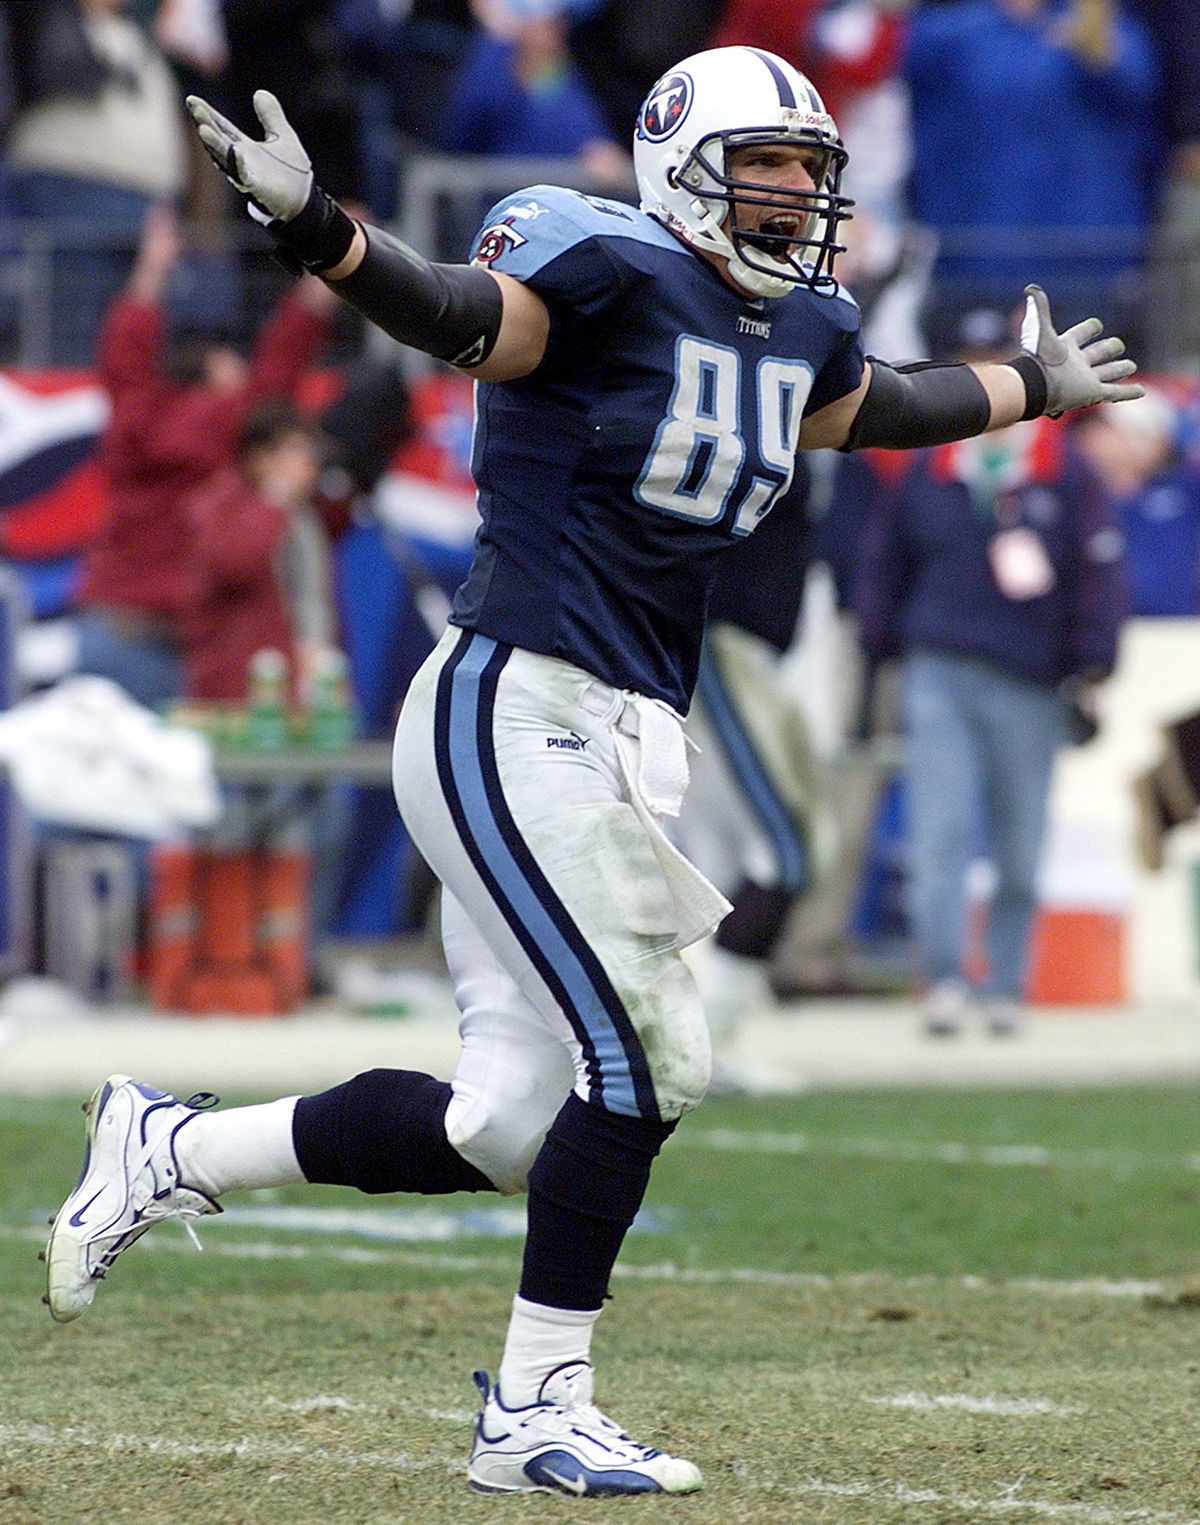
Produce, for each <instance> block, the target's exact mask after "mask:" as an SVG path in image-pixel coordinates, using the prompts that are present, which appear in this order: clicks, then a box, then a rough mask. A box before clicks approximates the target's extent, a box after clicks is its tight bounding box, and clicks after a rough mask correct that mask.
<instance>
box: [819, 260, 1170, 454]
mask: <svg viewBox="0 0 1200 1525" xmlns="http://www.w3.org/2000/svg"><path fill="white" fill-rule="evenodd" d="M1025 298H1026V309H1025V319H1024V322H1023V323H1022V326H1021V351H1020V353H1019V354H1018V355H1016V356H1015V357H1014V358H1013V359H1012V360H1009V361H1005V362H1004V363H1003V364H984V365H965V364H937V363H935V362H931V361H921V362H918V363H917V364H914V365H901V366H891V365H888V364H886V363H885V362H884V361H881V360H876V359H874V358H872V359H871V360H870V361H869V363H868V366H867V370H866V374H865V375H864V377H863V380H862V383H861V384H860V386H859V387H858V389H857V390H856V391H855V392H851V393H849V394H847V396H845V397H842V398H839V399H838V400H837V401H836V402H833V403H831V404H830V405H829V406H828V407H827V408H823V409H821V411H820V412H819V413H814V414H813V415H812V416H811V417H810V418H807V419H806V420H805V422H804V427H803V429H802V430H801V433H800V444H801V447H802V448H803V449H808V450H811V449H815V448H817V447H818V446H822V445H824V446H833V447H834V448H836V449H842V450H857V449H861V448H862V447H864V446H877V447H880V448H882V449H894V450H913V449H918V448H920V447H922V446H925V445H942V444H947V443H949V442H950V441H951V440H957V439H967V438H969V437H970V436H971V435H975V434H983V433H985V432H986V431H988V430H991V429H1003V428H1006V427H1007V426H1008V425H1009V424H1015V423H1017V422H1018V421H1019V420H1021V419H1028V418H1038V417H1040V416H1041V415H1042V414H1048V415H1049V416H1050V417H1052V418H1058V417H1059V416H1060V415H1061V414H1063V413H1067V412H1070V411H1071V410H1072V409H1074V408H1087V407H1091V406H1092V405H1093V404H1094V403H1101V402H1125V401H1128V400H1129V399H1131V398H1134V397H1141V396H1142V395H1143V393H1144V391H1145V388H1144V387H1143V386H1142V385H1141V383H1140V382H1136V381H1130V380H1129V377H1131V376H1132V375H1133V373H1134V372H1135V371H1136V370H1137V366H1136V365H1135V363H1134V362H1133V361H1132V360H1130V359H1129V358H1128V357H1126V355H1125V345H1124V343H1123V341H1122V340H1121V339H1119V338H1118V337H1117V336H1116V335H1115V334H1112V335H1109V336H1108V337H1102V335H1103V329H1104V325H1103V324H1102V323H1101V322H1100V319H1099V318H1088V319H1086V320H1085V321H1084V322H1082V323H1077V324H1075V326H1074V327H1073V328H1068V329H1066V330H1065V331H1064V332H1063V333H1061V334H1060V333H1057V332H1056V331H1055V328H1054V324H1053V321H1052V319H1051V316H1050V304H1049V301H1048V300H1047V297H1046V293H1045V292H1044V291H1043V290H1042V288H1041V287H1040V286H1027V287H1026V289H1025Z"/></svg>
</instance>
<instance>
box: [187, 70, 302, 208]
mask: <svg viewBox="0 0 1200 1525" xmlns="http://www.w3.org/2000/svg"><path fill="white" fill-rule="evenodd" d="M187 109H188V111H189V112H190V113H191V117H192V120H193V122H195V124H196V131H197V132H198V133H199V134H200V141H201V142H202V143H203V144H204V146H205V148H206V149H207V150H208V155H209V158H210V159H212V161H213V163H214V164H215V165H216V166H217V168H218V169H219V170H220V171H221V173H222V174H223V175H224V176H225V177H226V179H227V180H228V181H229V183H230V185H232V186H233V188H234V190H237V191H241V193H242V195H243V196H249V198H250V200H251V203H252V208H251V210H252V212H253V209H254V208H257V209H258V210H259V211H260V212H262V213H264V214H265V216H266V217H267V218H278V219H279V220H280V221H281V222H288V221H290V219H291V218H293V217H295V216H296V215H297V214H298V213H300V212H302V211H303V210H304V207H305V205H306V203H307V202H308V197H309V192H310V191H311V190H312V186H313V172H312V164H311V163H310V161H309V157H308V155H307V153H305V151H304V145H303V143H301V141H300V139H299V138H298V137H297V136H296V134H295V132H294V131H293V130H292V125H291V123H290V122H289V121H288V119H287V117H285V116H284V114H283V107H282V106H281V105H280V104H279V102H278V101H277V100H276V99H275V97H274V96H273V95H272V94H271V92H270V91H269V90H256V91H255V92H254V110H255V113H256V115H257V117H258V120H259V121H260V122H261V123H262V127H263V133H264V137H263V140H262V142H261V143H260V142H258V141H257V140H256V139H254V138H248V137H247V136H246V134H245V133H244V132H242V131H241V130H240V129H239V128H237V127H235V126H234V125H233V123H232V122H230V121H228V120H227V119H226V118H225V117H223V116H222V115H221V113H220V112H219V111H214V109H213V108H212V107H211V106H210V105H209V104H208V102H207V101H205V100H202V99H201V98H200V96H198V95H189V96H188V98H187ZM259 220H260V221H261V220H263V219H261V218H260V219H259Z"/></svg>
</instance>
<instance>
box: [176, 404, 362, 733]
mask: <svg viewBox="0 0 1200 1525" xmlns="http://www.w3.org/2000/svg"><path fill="white" fill-rule="evenodd" d="M320 475H321V448H320V441H319V437H318V434H317V430H316V429H315V428H314V426H313V425H312V424H310V423H308V422H307V420H306V419H305V418H304V417H303V416H302V415H301V414H300V413H299V412H298V411H297V410H296V409H295V408H294V407H293V406H292V405H291V404H290V403H287V402H279V401H271V402H265V403H261V404H260V405H259V406H258V407H256V408H255V409H254V410H253V411H252V412H251V413H250V415H249V417H248V418H247V419H246V422H245V424H244V425H243V426H242V429H241V432H240V434H239V437H238V445H237V454H236V457H235V460H234V462H233V463H232V464H230V465H229V466H227V467H225V468H223V469H222V470H221V471H218V472H217V473H216V475H215V476H214V477H212V479H211V480H210V481H208V482H207V483H206V484H205V485H204V486H203V487H202V488H200V490H199V491H198V492H197V493H195V494H194V495H193V496H192V497H191V498H190V499H189V501H188V504H187V508H188V518H189V524H190V528H191V536H190V539H189V541H188V546H187V552H186V558H185V574H186V575H185V584H186V595H185V604H184V610H183V617H182V621H181V630H182V637H183V654H184V667H185V675H186V679H185V687H186V693H187V697H188V698H189V699H198V700H203V701H205V702H214V703H224V704H241V703H242V702H243V701H244V700H245V697H246V687H247V678H248V675H249V669H250V663H251V660H252V658H253V656H254V654H255V652H257V651H261V650H262V649H263V648H264V647H270V648H273V649H274V650H276V651H279V652H281V653H282V654H283V656H284V658H285V660H286V662H287V669H288V673H289V675H290V678H291V685H292V701H293V703H298V702H299V701H300V700H301V698H302V695H303V689H304V682H303V678H304V675H305V674H306V673H307V672H308V671H309V670H310V669H311V666H312V661H313V658H314V657H315V656H316V654H317V653H318V652H319V651H321V650H323V649H326V650H327V649H328V648H329V647H336V646H337V644H338V630H337V616H336V609H335V605H334V598H333V582H332V575H331V565H330V555H329V549H330V537H331V535H335V534H337V533H338V532H339V531H340V530H342V529H344V528H345V526H346V523H347V515H346V513H345V511H344V510H345V505H344V504H342V503H331V502H329V501H328V500H325V499H322V498H319V497H318V493H317V484H318V481H319V479H320Z"/></svg>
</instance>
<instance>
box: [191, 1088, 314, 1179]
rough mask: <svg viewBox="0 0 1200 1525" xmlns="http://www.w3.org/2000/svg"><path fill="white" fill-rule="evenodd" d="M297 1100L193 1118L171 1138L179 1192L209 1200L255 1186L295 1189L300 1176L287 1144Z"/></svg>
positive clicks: (197, 1114) (235, 1108) (209, 1113)
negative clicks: (185, 1189)
mask: <svg viewBox="0 0 1200 1525" xmlns="http://www.w3.org/2000/svg"><path fill="white" fill-rule="evenodd" d="M299 1100H300V1098H299V1097H298V1096H286V1097H284V1098H283V1100H282V1101H268V1102H265V1103H264V1104H263V1105H262V1106H258V1107H231V1108H230V1109H229V1111H228V1112H197V1113H196V1115H195V1116H194V1117H192V1118H189V1120H188V1122H187V1124H186V1125H185V1126H184V1127H182V1128H180V1130H179V1132H178V1133H177V1134H176V1135H175V1155H176V1158H177V1159H178V1160H179V1174H180V1177H181V1179H182V1181H183V1184H184V1185H185V1186H195V1187H197V1188H198V1189H199V1190H200V1191H202V1192H204V1193H205V1194H206V1195H207V1196H210V1197H219V1196H221V1195H222V1193H224V1192H227V1191H248V1190H251V1189H253V1188H254V1187H256V1186H298V1185H301V1184H303V1182H304V1179H305V1177H304V1172H303V1171H302V1170H301V1169H300V1162H299V1160H297V1158H296V1150H295V1146H294V1145H293V1144H292V1114H293V1113H294V1112H295V1110H296V1103H297V1102H298V1101H299Z"/></svg>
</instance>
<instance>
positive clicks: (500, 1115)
mask: <svg viewBox="0 0 1200 1525" xmlns="http://www.w3.org/2000/svg"><path fill="white" fill-rule="evenodd" d="M650 704H651V701H648V700H645V699H643V698H641V697H640V696H636V695H631V694H627V693H622V692H620V691H619V690H617V689H614V688H611V687H610V686H608V685H607V684H604V683H601V682H599V681H598V680H597V679H595V678H592V677H591V676H590V675H589V674H587V673H585V672H583V671H581V670H580V669H579V668H576V667H574V666H572V665H571V664H569V663H566V662H562V661H559V660H558V659H556V658H553V657H545V656H539V655H536V654H534V653H531V652H527V651H522V650H519V649H517V650H514V649H513V648H511V647H508V646H503V645H500V644H498V643H497V642H495V641H493V640H490V639H489V638H487V637H485V636H480V635H477V634H473V633H472V632H469V631H463V630H458V629H455V628H451V629H450V630H448V631H447V633H446V635H445V636H444V637H443V638H442V640H441V641H440V642H439V644H438V646H437V648H436V650H435V651H434V652H433V653H432V654H431V655H430V657H429V659H428V660H427V661H426V662H425V664H424V666H423V667H422V668H421V670H420V672H419V673H418V674H417V676H416V678H415V679H414V680H413V683H412V686H411V688H410V690H409V692H408V695H407V697H406V699H405V702H404V707H403V709H402V712H401V715H400V719H399V722H398V724H397V728H396V741H395V753H394V761H393V779H394V784H395V791H396V800H397V803H398V805H399V807H400V811H401V814H402V815H403V817H404V823H405V826H406V827H407V829H408V831H409V833H410V834H411V836H412V839H413V841H414V843H415V844H416V846H417V848H418V849H419V850H420V852H421V853H422V854H423V855H424V857H425V859H426V861H427V862H428V863H429V865H430V866H431V868H432V869H433V870H434V872H435V873H436V874H437V875H438V877H439V878H440V879H441V881H442V883H443V885H444V887H445V894H444V897H443V938H444V942H445V951H446V959H447V964H448V967H449V970H450V974H451V978H452V979H453V981H454V987H455V993H456V999H457V1001H458V1005H459V1009H460V1011H461V1013H462V1018H461V1022H460V1027H459V1031H460V1034H461V1038H462V1054H461V1058H460V1061H459V1064H458V1068H457V1070H456V1072H455V1075H454V1078H453V1081H452V1089H453V1099H452V1101H451V1104H450V1108H449V1110H448V1113H447V1117H446V1129H447V1134H448V1136H449V1138H450V1141H451V1143H452V1144H453V1145H454V1147H455V1148H456V1149H457V1150H458V1151H459V1152H460V1153H461V1154H462V1155H463V1156H464V1158H466V1159H467V1160H469V1161H470V1162H471V1164H473V1165H475V1166H476V1167H477V1168H478V1169H479V1170H482V1171H483V1172H484V1174H485V1175H487V1176H488V1177H489V1178H490V1179H491V1180H492V1181H494V1182H495V1183H496V1185H497V1186H498V1187H499V1188H500V1189H501V1190H502V1191H510V1192H511V1191H521V1190H523V1189H524V1186H525V1179H526V1175H527V1172H528V1170H529V1166H530V1165H531V1164H532V1162H533V1159H534V1157H535V1155H536V1154H537V1152H538V1149H539V1148H540V1146H541V1143H542V1140H543V1138H544V1137H545V1134H546V1130H547V1129H548V1128H549V1126H550V1123H551V1122H552V1121H553V1119H554V1117H555V1116H556V1115H557V1113H558V1111H559V1109H560V1108H561V1106H562V1104H563V1102H564V1101H565V1100H566V1097H567V1095H568V1094H569V1092H570V1091H571V1089H572V1088H573V1089H574V1090H575V1091H576V1092H577V1093H578V1094H579V1095H580V1096H581V1097H582V1098H583V1099H585V1100H589V1101H591V1102H593V1103H598V1104H600V1105H603V1106H605V1107H607V1108H609V1109H610V1110H612V1111H614V1112H618V1113H623V1114H625V1115H628V1116H642V1117H649V1118H656V1119H662V1120H669V1119H672V1118H676V1117H678V1116H679V1115H680V1114H681V1113H683V1112H685V1111H687V1110H688V1109H689V1108H691V1107H693V1106H695V1105H696V1104H697V1102H699V1101H700V1099H701V1097H702V1096H703V1095H704V1091H705V1089H706V1087H707V1085H708V1080H709V1071H710V1063H711V1059H710V1049H709V1039H708V1032H707V1028H706V1025H705V1021H704V1014H703V1011H702V1009H701V1005H700V1000H699V996H698V994H697V991H696V987H695V984H694V982H693V980H692V977H691V975H690V973H689V972H688V970H687V967H686V966H685V964H684V962H683V960H682V958H681V957H680V954H679V948H680V946H681V945H682V944H683V943H685V942H687V941H690V940H692V938H693V937H695V936H698V935H700V934H699V932H698V931H696V930H695V927H694V926H693V923H694V922H696V918H697V916H698V917H699V918H700V921H703V920H704V918H705V917H706V916H708V918H709V923H710V925H711V924H715V921H716V920H719V918H720V914H722V913H721V910H720V909H716V910H715V911H714V909H713V905H712V903H711V902H712V899H713V896H714V892H712V887H711V886H710V885H707V884H706V883H705V881H703V880H702V879H700V878H699V876H698V875H697V874H696V873H695V871H694V870H692V869H691V868H690V865H687V864H686V863H684V861H683V860H682V859H679V858H678V855H677V854H676V855H675V858H676V859H677V861H673V860H672V856H671V855H672V853H673V851H674V850H673V849H671V848H670V846H669V844H667V842H666V840H665V838H663V837H662V835H661V833H660V832H659V831H658V829H657V827H656V826H655V825H654V823H653V821H652V820H651V818H650V817H649V815H648V814H647V809H646V804H645V801H644V798H643V796H642V794H641V792H640V790H639V792H638V795H637V797H636V798H635V793H634V791H635V789H638V783H637V782H636V780H640V779H643V778H650V779H652V780H653V779H655V778H657V779H658V780H659V781H660V782H661V779H662V777H663V774H664V771H665V773H666V774H667V775H668V776H673V770H672V768H671V767H667V768H666V769H665V770H664V769H663V768H662V767H660V766H659V763H660V758H659V757H658V756H654V757H651V756H646V757H644V758H641V757H639V750H638V749H639V748H641V749H643V750H645V749H646V747H647V746H648V745H649V743H650V741H651V740H653V742H654V744H655V751H656V753H659V752H662V753H670V754H671V756H672V757H673V756H674V746H675V740H676V738H675V735H674V733H675V732H676V731H677V730H678V724H679V723H678V719H677V717H673V716H672V717H670V718H669V719H668V720H667V721H666V722H665V725H664V722H663V714H662V707H661V706H659V707H657V709H656V713H655V714H654V715H651V716H647V714H646V707H647V706H648V705H650ZM639 718H640V720H641V737H642V739H641V740H640V741H639V740H638V739H637V731H638V720H639ZM651 722H652V723H651ZM677 742H678V757H679V759H680V769H681V770H682V774H683V776H682V777H680V778H679V779H678V793H679V794H680V795H681V794H682V787H683V783H684V782H685V779H686V769H685V767H684V765H683V764H682V758H683V756H684V753H683V742H682V736H681V735H679V736H678V738H677ZM631 775H632V777H633V779H634V780H635V782H632V783H631ZM671 787H672V786H671V785H670V784H669V783H668V785H667V792H668V793H669V792H670V790H671ZM689 876H690V877H689ZM706 892H707V895H708V897H709V898H708V899H706ZM716 899H717V900H718V901H719V897H716ZM726 908H727V907H726ZM710 913H711V914H710ZM710 925H706V926H705V927H704V928H703V929H704V930H709V929H710Z"/></svg>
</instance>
